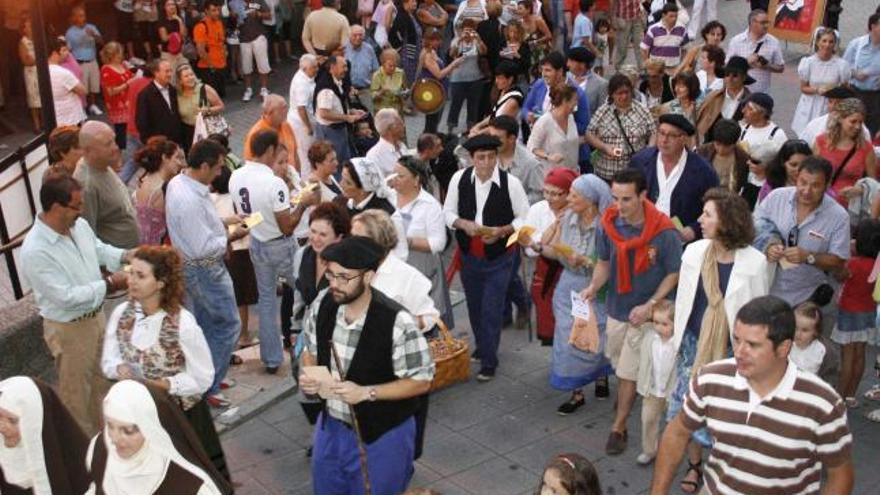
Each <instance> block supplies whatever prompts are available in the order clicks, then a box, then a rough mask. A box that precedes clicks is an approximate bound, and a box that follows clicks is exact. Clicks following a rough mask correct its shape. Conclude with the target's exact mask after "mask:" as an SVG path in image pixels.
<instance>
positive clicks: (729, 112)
mask: <svg viewBox="0 0 880 495" xmlns="http://www.w3.org/2000/svg"><path fill="white" fill-rule="evenodd" d="M745 91H746V90H745V89H741V90H740V91H739V93H737V94H736V96H734V97H733V98H731V97H730V92H729V91H727V89H726V88H725V89H724V103H722V104H721V116H722V117H724V118H725V119H732V118H733V114H735V113H736V107H738V106H739V102H740V101H742V98H743V93H745Z"/></svg>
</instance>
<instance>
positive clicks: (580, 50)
mask: <svg viewBox="0 0 880 495" xmlns="http://www.w3.org/2000/svg"><path fill="white" fill-rule="evenodd" d="M568 59H569V60H574V61H575V62H580V63H582V64H586V65H587V67H591V66H592V65H593V62H595V61H596V55H595V54H594V53H593V52H591V51H590V50H589V49H588V48H587V47H584V46H576V47H574V48H572V49H571V50H569V52H568Z"/></svg>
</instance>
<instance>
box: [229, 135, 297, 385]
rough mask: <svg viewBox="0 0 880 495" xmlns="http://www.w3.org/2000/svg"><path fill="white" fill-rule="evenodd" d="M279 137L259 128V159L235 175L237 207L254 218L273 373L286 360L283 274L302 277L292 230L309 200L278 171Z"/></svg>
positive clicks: (255, 139) (264, 337)
mask: <svg viewBox="0 0 880 495" xmlns="http://www.w3.org/2000/svg"><path fill="white" fill-rule="evenodd" d="M278 142H279V141H278V133H277V132H275V131H274V130H272V129H265V130H261V131H257V132H256V133H254V135H253V136H252V137H251V141H250V149H251V151H252V153H253V160H252V161H250V160H249V161H246V162H245V165H244V166H243V167H242V168H240V169H238V170H236V171H235V172H233V173H232V177H231V178H230V179H229V192H230V194H232V198H233V201H234V202H235V209H236V211H237V212H238V213H239V214H242V215H248V217H249V218H250V219H253V220H251V221H250V226H251V227H250V233H251V247H250V254H251V261H253V264H254V273H255V274H256V277H257V291H258V292H259V303H258V305H257V309H258V311H259V315H260V359H261V360H262V361H263V365H264V366H265V367H266V372H267V373H269V374H272V375H274V374H275V373H276V372H278V367H279V366H281V363H282V361H283V351H282V344H281V328H280V322H279V321H278V314H279V308H278V296H277V294H276V286H277V284H278V277H279V276H280V275H283V276H284V277H285V279H287V280H288V281H293V280H295V279H296V274H295V272H294V270H293V256H294V254H296V248H297V244H296V239H295V238H294V236H293V235H292V234H293V231H294V228H295V227H296V225H297V224H298V223H299V221H300V218H301V217H302V214H303V211H304V210H305V208H306V207H307V206H308V205H307V204H305V203H307V202H306V201H300V202H299V203H297V205H296V206H295V207H293V208H291V205H290V197H289V194H290V191H289V189H288V187H287V185H286V184H285V183H284V180H283V179H281V178H280V177H278V176H276V175H275V174H274V172H273V171H272V165H273V164H274V163H275V154H276V152H277V150H278ZM260 217H262V220H259V218H260Z"/></svg>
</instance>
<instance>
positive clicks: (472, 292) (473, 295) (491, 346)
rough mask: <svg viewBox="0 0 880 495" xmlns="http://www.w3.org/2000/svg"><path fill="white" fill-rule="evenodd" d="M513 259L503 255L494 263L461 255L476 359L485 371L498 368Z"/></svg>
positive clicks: (509, 255) (462, 280)
mask: <svg viewBox="0 0 880 495" xmlns="http://www.w3.org/2000/svg"><path fill="white" fill-rule="evenodd" d="M516 256H517V253H516V251H511V252H507V253H504V254H503V255H501V256H499V257H497V258H495V259H494V260H487V259H484V258H478V257H475V256H471V255H469V254H465V253H462V255H461V284H462V285H463V286H464V295H465V298H466V299H467V308H468V319H469V320H470V322H471V329H472V330H473V332H474V340H475V341H476V342H477V357H478V358H479V359H480V364H481V367H482V369H484V370H489V371H494V370H495V368H497V367H498V344H499V342H500V341H501V325H502V318H503V316H504V306H505V299H506V296H507V287H508V285H509V284H510V277H511V274H512V273H513V261H514V258H516Z"/></svg>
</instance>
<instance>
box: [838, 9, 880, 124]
mask: <svg viewBox="0 0 880 495" xmlns="http://www.w3.org/2000/svg"><path fill="white" fill-rule="evenodd" d="M843 58H844V59H846V61H847V62H849V65H850V67H852V69H853V76H852V79H851V80H850V85H852V87H853V89H854V90H855V91H856V94H857V95H858V97H859V99H860V100H862V102H863V103H864V104H865V108H866V109H867V110H868V113H867V115H866V116H865V124H866V125H867V126H868V130H870V131H871V135H872V136H873V135H874V134H877V131H880V13H876V12H875V13H874V14H871V17H869V18H868V34H866V35H864V36H859V37H858V38H856V39H854V40H852V41H850V42H849V45H847V47H846V52H844V54H843Z"/></svg>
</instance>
